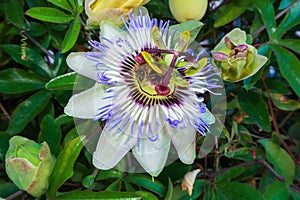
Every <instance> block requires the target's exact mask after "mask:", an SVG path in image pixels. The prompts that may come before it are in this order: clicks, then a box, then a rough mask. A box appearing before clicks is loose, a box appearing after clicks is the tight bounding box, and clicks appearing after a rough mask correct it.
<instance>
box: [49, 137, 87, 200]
mask: <svg viewBox="0 0 300 200" xmlns="http://www.w3.org/2000/svg"><path fill="white" fill-rule="evenodd" d="M82 139H83V138H82V137H77V138H75V139H73V140H71V141H70V142H69V143H67V144H66V146H65V147H64V149H63V150H62V151H61V152H60V153H59V155H58V157H57V160H56V163H55V166H54V169H53V172H52V174H51V176H50V177H49V188H48V191H47V193H46V195H47V197H48V198H49V199H54V198H55V196H56V192H57V190H58V189H59V187H60V186H61V185H62V184H63V183H64V182H65V181H66V180H68V179H69V178H71V177H72V175H73V172H74V171H73V165H74V163H75V161H76V159H77V157H78V156H79V153H80V151H81V149H82V147H83V143H82ZM77 197H78V196H77Z"/></svg>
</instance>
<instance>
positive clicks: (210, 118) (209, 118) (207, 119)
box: [200, 108, 216, 124]
mask: <svg viewBox="0 0 300 200" xmlns="http://www.w3.org/2000/svg"><path fill="white" fill-rule="evenodd" d="M200 117H201V118H202V119H203V120H204V121H205V123H207V124H213V123H215V121H216V119H215V116H214V115H213V114H212V113H211V112H210V111H209V110H208V109H207V108H206V112H205V113H200Z"/></svg>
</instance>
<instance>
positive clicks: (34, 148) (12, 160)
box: [5, 136, 55, 197]
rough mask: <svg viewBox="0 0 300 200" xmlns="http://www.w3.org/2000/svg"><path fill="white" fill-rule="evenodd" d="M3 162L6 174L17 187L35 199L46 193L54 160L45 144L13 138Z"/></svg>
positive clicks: (19, 137)
mask: <svg viewBox="0 0 300 200" xmlns="http://www.w3.org/2000/svg"><path fill="white" fill-rule="evenodd" d="M5 162H6V173H7V175H8V177H9V178H10V179H11V180H12V181H13V182H14V184H15V185H16V186H17V187H19V188H20V189H22V190H26V191H27V192H28V193H29V194H30V195H32V196H35V197H37V196H40V195H42V194H44V193H45V192H46V191H47V188H48V177H49V176H50V175H51V173H52V170H53V167H54V164H55V158H54V157H53V156H52V155H51V152H50V148H49V146H48V144H47V143H46V142H44V143H42V144H41V145H39V144H37V143H36V142H34V141H32V140H29V139H27V138H24V137H21V136H14V137H12V138H11V139H10V141H9V149H8V151H7V153H6V156H5Z"/></svg>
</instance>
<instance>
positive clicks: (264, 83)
mask: <svg viewBox="0 0 300 200" xmlns="http://www.w3.org/2000/svg"><path fill="white" fill-rule="evenodd" d="M261 80H262V83H263V85H264V87H265V90H266V92H267V94H268V97H269V98H268V107H269V110H270V114H271V118H272V123H273V127H274V129H275V133H276V134H277V135H278V137H279V139H280V142H281V144H282V146H283V147H284V149H285V150H286V151H287V152H288V154H289V155H290V156H291V158H292V159H293V160H294V162H295V163H296V164H298V161H297V159H296V157H295V156H294V154H293V153H292V152H291V150H290V148H289V146H288V145H287V144H286V142H285V141H284V140H283V139H282V137H281V135H280V131H279V127H278V124H277V121H276V116H275V114H274V110H273V105H274V102H273V99H272V97H271V94H270V91H269V88H268V86H267V84H266V82H265V77H262V78H261Z"/></svg>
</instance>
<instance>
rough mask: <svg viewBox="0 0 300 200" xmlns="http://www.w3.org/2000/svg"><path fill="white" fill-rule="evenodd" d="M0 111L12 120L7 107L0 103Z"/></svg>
mask: <svg viewBox="0 0 300 200" xmlns="http://www.w3.org/2000/svg"><path fill="white" fill-rule="evenodd" d="M0 110H1V111H2V112H3V114H4V116H5V117H6V118H7V119H8V120H10V119H11V116H10V115H9V113H8V112H7V110H6V109H5V107H4V106H3V104H2V103H1V101H0Z"/></svg>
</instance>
